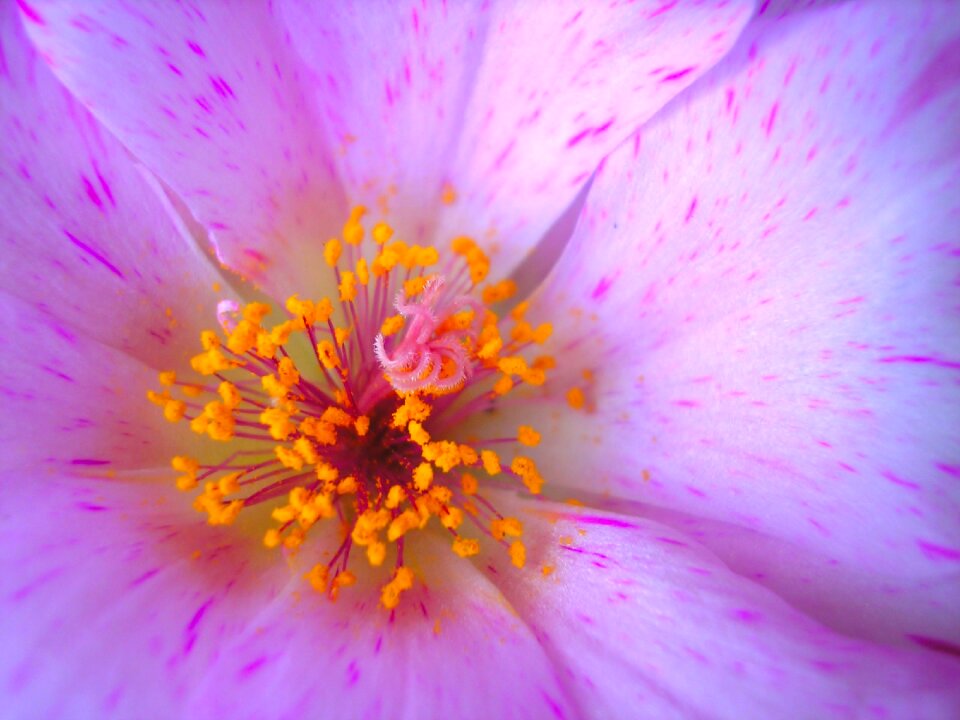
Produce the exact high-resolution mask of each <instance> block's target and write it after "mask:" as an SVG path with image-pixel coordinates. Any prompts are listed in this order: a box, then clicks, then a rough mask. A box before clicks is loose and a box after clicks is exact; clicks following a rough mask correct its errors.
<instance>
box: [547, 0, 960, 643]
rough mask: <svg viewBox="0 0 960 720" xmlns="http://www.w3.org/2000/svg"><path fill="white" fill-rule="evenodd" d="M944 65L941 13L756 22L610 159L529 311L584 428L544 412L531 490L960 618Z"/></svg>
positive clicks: (958, 33) (825, 13)
mask: <svg viewBox="0 0 960 720" xmlns="http://www.w3.org/2000/svg"><path fill="white" fill-rule="evenodd" d="M958 42H960V13H958V12H957V6H956V5H955V4H951V3H936V2H919V3H899V2H888V3H860V2H850V3H840V4H831V5H830V6H828V7H821V8H818V9H815V10H808V11H798V12H796V13H795V14H793V15H792V16H789V17H787V18H785V19H780V18H779V17H771V16H765V17H764V18H763V19H762V20H761V21H760V22H758V24H757V26H756V27H755V28H753V30H752V31H751V32H750V34H749V35H748V36H745V37H744V38H743V39H742V42H741V44H740V45H739V46H738V48H737V49H736V50H735V51H734V52H733V53H732V54H731V56H730V57H729V59H728V60H725V61H724V63H723V64H722V65H720V66H718V68H717V69H716V71H715V74H713V75H711V77H710V78H709V79H707V82H706V83H705V84H703V85H698V86H697V87H696V88H693V89H691V91H690V92H689V93H687V94H686V95H685V96H683V97H682V98H679V99H678V101H677V102H676V103H675V104H674V105H673V106H671V107H670V108H669V109H668V110H667V112H665V113H664V114H663V115H662V116H661V117H660V118H658V119H657V120H656V121H654V122H653V123H652V124H651V125H649V126H648V128H646V129H645V130H644V132H643V135H642V137H638V138H637V140H636V141H635V142H634V143H632V144H631V146H629V147H625V148H624V149H623V150H622V151H620V152H619V153H618V154H616V155H615V156H614V157H612V158H611V160H610V162H609V163H608V164H607V165H606V166H605V168H604V169H603V172H602V173H601V174H600V176H599V177H598V178H597V180H596V182H595V184H594V186H593V190H592V193H591V196H590V198H589V199H588V202H587V207H586V211H585V215H584V216H583V217H582V218H581V224H580V229H579V232H578V234H577V236H576V237H575V238H574V240H573V242H572V245H571V247H570V248H569V251H568V252H567V254H566V256H565V257H564V258H563V259H562V261H561V265H560V266H558V268H557V270H556V272H555V273H554V275H553V277H552V278H551V279H550V280H549V281H548V285H547V286H546V287H545V288H544V290H543V294H542V296H541V298H540V306H541V307H542V308H543V310H542V311H541V315H542V316H543V317H544V318H547V317H548V316H549V317H552V319H553V320H554V321H555V327H556V329H557V338H556V345H555V350H556V354H557V356H558V358H560V360H561V363H562V366H563V367H564V368H565V369H566V371H567V372H568V374H567V376H566V377H565V378H564V379H562V380H561V382H560V387H559V388H558V394H560V395H562V393H563V392H565V391H566V389H567V388H568V387H570V386H572V385H580V386H582V387H583V388H584V389H585V390H586V392H587V397H588V409H589V408H590V407H591V405H590V403H592V404H593V405H595V410H594V412H593V413H592V414H590V413H577V412H572V411H568V410H567V409H566V408H564V410H562V411H557V410H556V405H551V404H546V405H544V407H543V411H542V425H543V427H542V428H541V429H542V430H545V431H546V432H547V435H548V437H552V439H553V442H554V443H555V445H554V448H556V449H557V451H556V452H554V453H553V454H552V455H548V456H545V457H544V458H543V466H544V468H545V472H546V471H547V470H552V472H550V473H549V474H548V478H549V477H552V478H554V479H555V481H556V482H559V483H571V484H576V485H579V486H580V489H581V491H589V492H594V493H597V495H598V497H599V495H600V494H607V493H609V494H613V495H615V496H620V497H627V498H633V499H637V500H641V501H643V502H647V503H650V504H655V505H662V506H668V507H672V508H676V509H680V510H683V511H684V512H687V513H690V514H693V515H699V516H706V517H712V518H715V519H718V520H722V521H725V522H728V523H732V524H735V525H740V526H743V527H746V528H749V529H751V530H754V531H757V532H758V533H761V534H762V535H764V536H768V537H773V538H779V539H781V540H782V541H784V544H781V545H779V547H780V548H781V549H782V548H783V547H785V546H786V547H788V548H789V547H795V548H797V549H798V550H799V551H800V552H802V553H809V554H811V555H812V556H813V557H817V558H822V559H824V561H825V562H830V563H833V564H835V565H836V566H837V568H838V572H851V573H855V574H856V575H857V576H859V577H865V578H872V582H871V583H868V584H872V587H873V592H875V593H881V592H884V591H885V588H888V587H892V588H894V589H896V588H900V589H903V588H907V587H909V586H910V585H911V584H913V583H917V582H923V583H934V584H940V585H941V590H940V592H939V593H938V602H945V603H947V604H948V605H949V604H952V605H954V606H958V605H960V587H958V583H957V572H958V570H960V524H958V523H957V517H958V513H960V498H958V491H957V488H958V487H960V485H958V478H960V437H958V431H960V422H958V415H957V408H958V407H960V383H958V374H957V371H958V368H960V324H958V321H957V318H958V314H957V307H958V305H957V277H958V268H960V263H958V259H960V244H958V231H957V228H958V227H960V224H958V218H960V203H958V198H960V192H958V179H960V157H958V152H960V142H958V138H957V134H956V117H957V113H958V111H960V93H958V89H960V85H958V80H960V70H958V68H960V65H958V60H960V45H958ZM548 309H549V312H548ZM571 313H573V315H571ZM531 314H535V313H533V311H531ZM584 369H587V370H592V371H594V372H595V374H596V378H597V379H596V382H595V383H593V384H590V383H588V382H585V381H583V380H582V379H581V378H580V376H579V372H580V371H581V370H584ZM558 400H560V402H562V398H558ZM534 411H535V410H534V407H533V406H531V407H530V408H529V409H528V412H534ZM554 416H555V417H554ZM545 444H546V443H545ZM561 448H570V449H571V450H570V451H566V452H564V451H562V450H560V449H561ZM646 476H649V478H650V480H649V481H648V482H645V481H644V478H645V477H646ZM828 577H829V576H828V575H821V576H820V577H819V578H818V579H817V580H815V582H817V583H818V584H817V585H816V590H815V591H816V592H822V593H825V594H828V595H829V594H831V593H833V592H835V588H834V586H833V585H831V584H830V583H829V582H823V581H824V580H826V579H827V578H828ZM842 592H843V591H841V593H840V597H839V598H838V599H842V597H843V596H842ZM896 602H897V603H900V604H906V603H910V602H911V600H910V594H909V593H904V594H903V595H901V597H900V598H899V599H898V600H896ZM905 615H908V616H909V615H913V616H916V613H915V612H906V613H905ZM911 631H912V630H911V627H910V626H909V625H906V626H903V627H901V628H900V632H901V634H904V633H907V634H910V633H911ZM953 641H954V642H957V641H960V624H955V625H954V627H953Z"/></svg>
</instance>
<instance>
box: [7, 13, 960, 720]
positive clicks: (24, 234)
mask: <svg viewBox="0 0 960 720" xmlns="http://www.w3.org/2000/svg"><path fill="white" fill-rule="evenodd" d="M638 4H639V5H640V7H632V6H624V7H619V6H617V5H616V4H613V5H612V6H611V7H603V8H601V7H600V6H599V5H594V4H592V3H586V4H584V6H583V7H582V8H578V7H575V6H573V5H569V6H568V5H567V4H562V5H554V4H551V5H550V6H549V7H548V6H547V5H546V4H543V5H541V4H539V3H537V4H533V3H531V4H530V5H526V6H520V7H513V6H508V3H506V2H491V3H485V4H484V5H483V6H480V5H474V4H470V5H466V4H459V3H441V4H436V5H435V4H434V3H426V2H424V3H416V4H415V5H403V6H400V5H394V4H384V5H383V6H376V7H374V6H373V4H372V3H367V2H357V3H355V4H353V5H350V4H346V3H344V4H338V5H336V6H333V7H328V6H327V4H320V3H315V4H314V3H306V2H305V3H302V4H297V3H292V2H291V3H288V2H278V3H276V4H275V7H272V8H270V7H264V6H261V5H259V4H255V3H252V2H250V3H239V4H237V5H236V6H234V7H230V8H226V7H224V6H222V5H221V4H220V3H214V2H210V3H198V4H197V5H189V4H181V5H177V6H173V5H169V6H168V5H165V4H164V5H159V6H152V5H147V4H145V3H144V4H141V3H131V2H127V3H123V2H119V0H117V1H116V2H104V3H100V4H97V5H89V4H87V3H56V4H55V3H45V2H44V3H41V2H33V1H30V0H18V2H17V5H16V6H14V5H13V3H11V2H7V3H5V4H4V5H3V7H2V8H0V117H2V128H3V129H2V133H3V138H4V140H3V144H2V149H0V197H2V198H3V209H4V212H3V215H2V217H0V227H2V232H0V239H2V242H3V243H4V246H5V248H4V249H5V252H4V255H3V258H4V259H3V272H2V275H0V277H2V281H3V290H4V295H3V310H4V312H3V314H2V319H0V323H2V326H3V331H2V334H0V337H2V338H3V341H4V343H5V352H4V362H3V365H2V367H0V392H2V393H3V411H4V412H3V417H4V421H5V424H4V429H3V433H2V435H0V437H2V441H3V443H4V447H5V452H4V453H3V459H2V461H0V463H2V467H3V490H2V494H0V503H2V504H0V518H2V524H0V528H2V529H0V532H2V542H0V557H2V570H3V572H2V574H0V602H2V612H0V629H2V630H0V637H2V638H3V649H2V651H0V693H2V695H3V707H4V715H5V716H7V717H14V718H48V717H49V718H53V717H66V718H86V717H91V718H92V717H96V718H102V717H116V718H132V717H136V718H140V717H143V718H170V717H188V718H207V717H211V718H214V717H216V718H219V717H236V718H263V717H283V718H287V717H290V718H315V717H317V718H319V717H336V718H350V717H358V718H360V717H362V718H378V717H383V718H393V717H463V718H471V717H519V718H540V717H554V716H555V717H563V718H580V717H584V718H586V717H596V718H611V717H613V718H620V717H623V718H637V717H651V718H661V717H718V718H742V717H757V718H769V717H803V718H807V717H809V718H823V717H834V716H837V717H904V718H950V717H956V716H957V714H958V712H960V694H958V692H960V690H958V688H960V665H958V663H957V660H956V658H955V657H950V656H951V655H953V656H956V655H957V654H958V653H960V583H958V577H960V523H958V504H960V503H958V490H957V488H958V483H960V443H958V428H960V422H958V420H960V418H958V417H957V407H960V397H958V395H960V390H958V388H960V383H958V379H957V371H958V369H960V327H958V325H960V322H958V319H957V318H958V314H957V305H958V290H957V288H958V265H960V263H958V258H960V245H958V237H957V236H958V230H957V228H958V227H960V222H958V216H960V200H958V199H960V191H958V180H960V135H958V132H957V130H958V127H957V117H958V116H960V115H958V112H960V12H958V10H957V5H956V3H953V2H949V1H948V0H942V1H937V0H923V1H918V2H910V3H907V2H900V1H899V0H888V1H883V0H876V1H875V2H870V1H869V0H864V1H862V2H860V1H857V0H852V1H851V2H793V3H791V2H772V3H771V2H770V1H769V0H765V1H764V2H762V3H759V7H758V8H754V7H753V4H752V3H751V2H749V1H748V0H712V1H703V2H694V1H693V0H680V2H676V1H674V2H668V1H666V0H649V1H648V2H641V3H638ZM754 10H756V16H755V17H754V19H753V20H752V21H751V22H750V24H747V21H748V20H749V15H750V13H751V12H752V11H754ZM721 58H722V59H721ZM714 65H715V66H714ZM711 67H712V69H711ZM708 70H709V72H708ZM698 78H699V79H698ZM61 83H62V84H61ZM641 124H643V129H642V131H641V132H635V130H636V128H638V127H639V126H640V125H641ZM590 178H592V183H591V184H590V185H589V189H588V190H586V194H585V199H583V196H580V199H579V200H576V198H577V197H578V194H579V193H581V191H582V190H583V188H584V186H585V183H586V182H587V181H588V180H589V179H590ZM384 194H386V195H387V196H388V198H389V207H388V208H387V210H388V212H387V215H388V217H389V220H390V222H391V224H392V225H393V226H394V227H396V228H397V229H398V232H399V233H400V234H402V235H405V236H406V237H407V238H408V239H410V240H411V241H414V240H417V241H423V242H432V241H433V240H434V239H435V238H436V239H438V240H437V241H438V242H439V239H444V240H445V239H448V238H450V237H453V236H455V235H459V234H468V235H472V236H473V237H475V238H476V239H477V240H478V241H479V242H481V243H482V244H483V246H484V247H485V248H486V250H487V251H488V252H489V254H490V256H491V258H492V265H493V275H494V276H496V277H504V276H507V275H509V274H511V273H513V274H514V277H515V278H516V279H517V281H518V284H519V285H520V286H521V289H522V290H524V291H526V292H530V291H532V292H533V294H532V296H531V298H532V301H531V306H530V309H529V311H528V312H529V313H530V315H531V316H538V317H541V318H544V319H547V320H549V321H550V322H552V324H553V330H554V333H553V337H552V338H551V339H550V340H549V345H548V346H549V347H550V348H551V349H552V352H553V354H554V356H555V357H556V359H557V367H556V368H555V369H554V370H552V371H551V375H550V377H549V381H548V383H547V384H546V385H545V386H544V387H543V389H542V390H536V391H535V392H532V393H530V394H527V395H526V396H523V397H521V395H520V394H519V393H517V394H511V395H509V396H506V397H505V398H503V400H502V401H501V402H500V403H499V404H498V405H497V412H494V413H483V414H478V415H474V416H473V417H471V418H470V419H469V420H468V421H467V424H466V431H468V432H470V433H473V434H477V435H478V436H482V437H488V438H489V437H513V436H514V434H515V433H516V426H517V424H518V423H519V422H528V421H529V422H530V424H531V425H533V426H534V427H536V428H537V429H538V430H539V431H540V432H541V434H542V436H543V440H542V442H541V444H540V446H538V447H537V448H536V449H535V451H534V452H533V453H532V454H534V455H535V456H536V460H537V463H538V465H539V467H540V469H541V471H542V473H543V475H544V476H545V477H546V478H547V481H548V485H547V486H546V490H545V495H546V497H548V498H549V499H541V498H533V497H531V496H529V495H527V494H522V493H516V492H512V491H506V490H491V491H490V497H491V498H493V499H494V500H495V502H496V504H497V506H498V507H500V508H503V509H507V510H509V513H510V514H513V515H516V516H518V517H520V518H522V520H523V522H524V525H525V527H526V532H525V535H524V538H525V542H526V553H527V562H526V567H525V568H524V569H522V570H521V569H517V568H515V567H513V564H512V563H511V559H510V557H509V556H508V555H507V554H506V553H503V552H497V551H495V550H496V549H491V550H485V551H484V552H482V553H481V554H480V555H478V556H477V557H475V558H472V559H463V558H459V557H457V556H456V555H454V554H453V553H451V552H450V551H449V547H448V546H449V539H448V538H445V537H444V536H443V531H442V528H439V526H438V528H437V531H436V532H435V533H432V532H423V533H418V539H417V541H416V543H415V544H414V543H411V546H410V550H409V552H410V556H411V557H412V558H413V559H412V560H411V563H410V564H411V567H413V568H414V572H415V574H416V576H417V579H416V583H415V584H414V586H413V587H412V588H410V589H409V590H407V591H406V592H405V594H404V598H403V602H402V603H401V604H400V605H399V606H398V607H397V608H396V609H395V610H394V611H393V612H388V611H385V610H384V609H383V608H381V607H378V598H379V594H380V585H381V584H382V582H380V580H377V579H372V580H370V581H366V580H364V578H361V579H360V582H358V583H357V586H356V587H353V588H349V589H347V590H345V591H344V592H343V593H342V594H341V596H340V598H339V600H338V601H337V602H335V603H333V602H330V601H329V600H328V599H327V598H325V597H323V596H322V595H318V594H316V593H313V592H312V591H311V590H310V588H309V586H308V585H307V584H306V583H305V582H304V581H303V579H302V575H303V572H304V567H303V566H302V564H300V563H301V561H302V558H303V555H305V554H306V551H307V550H308V549H309V548H305V549H304V550H303V551H301V553H300V555H298V556H297V557H294V558H292V559H291V560H290V564H287V563H286V562H284V561H283V559H281V557H280V556H279V555H278V553H277V552H274V551H268V550H266V549H265V548H263V546H262V542H261V538H262V534H263V528H264V523H263V522H261V520H263V518H261V519H259V520H258V519H257V518H256V517H254V518H252V519H251V520H250V521H249V524H245V522H247V521H238V522H237V523H236V524H234V525H230V526H227V527H210V526H208V525H207V524H206V523H204V522H203V519H202V517H201V516H198V515H197V513H196V512H194V511H193V509H191V507H190V503H189V502H185V501H184V496H183V495H182V494H181V493H178V492H177V490H176V489H175V488H174V487H173V483H172V482H171V473H170V470H169V459H170V457H171V455H173V454H175V453H177V452H181V451H184V450H187V451H189V450H190V448H189V447H188V446H187V445H186V444H187V443H190V442H191V438H194V437H195V436H192V435H190V434H189V433H184V432H182V430H183V429H184V428H183V427H182V426H174V425H170V424H168V423H165V422H164V420H163V418H162V416H161V415H160V414H159V413H157V412H155V410H156V409H155V408H152V407H150V406H149V405H147V404H146V403H145V401H144V399H143V393H144V391H145V390H146V389H147V388H149V387H153V386H154V385H155V383H156V373H157V371H160V370H166V369H168V368H171V367H177V368H180V367H183V366H184V363H185V360H186V359H187V358H188V357H189V356H190V355H191V354H193V353H194V352H196V350H195V342H196V337H197V335H198V334H199V332H200V331H201V330H202V329H204V328H206V327H210V326H212V325H213V323H214V322H215V318H216V312H217V304H218V302H220V301H222V300H224V299H225V298H227V299H233V298H249V297H251V292H252V290H251V285H250V284H248V283H247V282H246V281H244V280H241V279H239V276H243V277H244V278H246V279H247V280H251V281H253V282H255V283H256V284H257V285H258V286H259V287H260V288H261V289H262V291H263V292H264V293H265V294H266V295H268V296H270V297H272V298H275V299H280V300H282V299H283V298H286V297H287V296H288V295H290V294H292V293H295V292H299V293H301V294H303V295H305V296H306V295H310V296H313V295H316V294H318V285H320V284H321V283H323V282H327V281H325V280H322V279H321V278H325V277H327V274H326V273H320V272H319V271H318V268H320V269H322V270H326V268H325V266H324V258H323V248H324V245H323V240H324V239H326V238H327V237H329V235H330V234H331V233H335V232H337V231H338V228H340V227H341V225H342V223H343V218H344V217H345V216H346V214H347V212H348V211H349V205H350V204H352V203H356V202H361V201H363V202H367V203H368V204H369V205H370V207H371V208H374V206H375V199H376V198H377V197H378V196H380V195H384ZM454 195H455V202H452V203H450V202H445V201H444V200H446V201H449V200H451V199H454ZM445 196H446V197H445ZM581 202H582V207H581V204H580V203H581ZM568 207H570V208H572V209H571V210H570V211H568V212H567V213H566V215H564V211H565V209H566V208H568ZM578 210H579V214H576V213H577V211H578ZM378 212H381V210H378ZM558 217H559V218H560V220H559V221H558V220H557V218H558ZM551 228H552V229H551ZM574 228H575V229H574ZM571 233H572V234H571ZM544 237H546V240H545V241H544V242H542V243H539V244H538V241H540V239H541V238H544ZM208 240H209V243H208ZM210 244H212V246H213V247H214V250H215V254H216V257H217V259H219V260H220V261H221V262H222V263H223V264H224V265H225V266H226V268H229V269H230V270H231V271H234V272H236V273H238V275H234V274H231V273H230V272H228V271H226V270H225V271H224V273H223V274H221V271H220V270H219V269H218V268H217V266H216V264H215V263H213V262H211V258H209V257H207V255H206V253H205V249H206V248H207V247H209V246H210ZM528 253H531V254H529V255H528ZM558 255H559V257H558V259H557V262H556V264H555V265H553V266H552V267H551V262H552V259H553V258H554V257H557V256H558ZM215 287H216V288H219V289H217V290H215ZM322 289H323V288H321V290H322ZM319 294H322V292H321V293H319ZM228 309H229V307H228V306H223V310H224V312H225V313H226V312H227V310H228ZM417 312H419V311H418V310H411V313H413V314H416V313H417ZM225 317H226V315H225ZM418 317H419V316H418ZM424 317H425V316H424ZM425 342H426V341H424V343H420V344H415V343H411V344H409V345H405V346H404V352H407V351H409V352H411V353H416V352H428V351H429V352H436V353H440V354H442V353H443V352H445V351H446V350H450V352H453V350H451V348H454V347H455V346H454V345H442V344H440V345H431V346H429V347H428V346H427V345H426V344H425ZM424 347H427V350H424ZM370 348H371V353H372V351H373V345H372V342H371V345H370ZM445 349H446V350H445ZM384 357H385V358H386V361H387V362H393V361H394V360H397V358H398V357H399V355H390V352H389V349H387V350H386V351H385V354H384ZM457 358H460V356H459V355H458V356H457ZM458 362H459V359H458ZM402 369H403V368H402V367H400V366H398V370H397V372H402ZM514 398H516V399H514ZM566 498H573V499H575V500H576V501H577V502H576V503H575V504H571V503H564V502H562V501H563V500H564V499H566ZM244 516H245V513H244ZM334 535H335V528H334V529H331V531H330V532H329V533H327V536H326V537H318V538H317V540H316V542H317V546H318V547H319V546H323V545H324V544H325V543H326V544H328V545H329V544H330V543H335V542H336V539H335V537H334Z"/></svg>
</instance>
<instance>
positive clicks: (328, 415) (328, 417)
mask: <svg viewBox="0 0 960 720" xmlns="http://www.w3.org/2000/svg"><path fill="white" fill-rule="evenodd" d="M320 420H322V421H323V422H328V423H330V424H331V425H336V426H337V427H350V425H352V424H353V418H352V417H351V416H350V413H348V412H347V411H346V410H344V409H343V408H340V407H337V406H336V405H331V406H330V407H328V408H327V409H326V410H324V411H323V415H321V416H320Z"/></svg>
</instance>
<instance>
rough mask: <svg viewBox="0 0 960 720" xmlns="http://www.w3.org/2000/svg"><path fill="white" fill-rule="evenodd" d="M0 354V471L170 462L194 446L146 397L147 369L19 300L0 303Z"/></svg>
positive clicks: (152, 378) (150, 374) (151, 377)
mask: <svg viewBox="0 0 960 720" xmlns="http://www.w3.org/2000/svg"><path fill="white" fill-rule="evenodd" d="M0 353H2V355H3V358H4V359H3V362H2V363H0V401H2V405H3V412H2V414H0V469H8V468H15V469H16V470H17V471H18V472H26V473H29V474H31V475H38V476H42V475H45V474H47V473H50V472H53V471H61V472H62V471H65V470H66V471H99V472H103V471H105V470H111V469H115V468H145V467H151V466H153V467H157V466H163V467H168V466H169V462H170V457H171V456H172V455H174V454H175V452H176V451H178V450H179V451H180V452H191V451H192V450H193V448H194V447H195V442H194V441H193V439H191V438H186V439H184V438H183V436H182V435H183V433H186V434H187V435H190V434H191V433H189V432H186V431H185V429H184V427H183V426H180V427H179V428H174V427H173V426H172V425H170V424H169V423H168V422H166V421H165V420H164V419H163V414H162V412H161V411H160V409H159V408H157V407H154V406H153V405H150V404H149V403H148V402H147V399H146V397H145V393H146V390H147V389H148V388H150V387H155V386H156V383H157V375H156V371H155V370H154V369H153V368H150V367H148V366H147V365H144V364H142V363H141V362H139V361H138V360H135V359H134V358H131V357H130V356H129V355H126V354H124V353H122V352H120V351H118V350H116V349H114V348H112V347H110V346H108V345H104V344H103V343H101V342H98V341H97V340H94V339H92V338H90V337H88V336H87V335H85V334H83V333H81V332H78V331H77V330H76V328H74V327H72V326H71V325H69V324H68V323H65V322H63V321H62V320H59V319H58V318H56V317H51V316H50V314H49V313H47V312H44V311H43V310H41V309H38V308H37V307H35V306H32V305H28V304H27V303H26V302H24V301H22V300H19V299H17V298H13V297H6V298H4V300H3V312H2V313H0ZM176 430H179V431H180V434H179V435H175V434H174V433H175V432H176ZM175 440H176V443H175ZM15 482H24V481H23V480H16V481H15ZM37 491H38V492H42V486H38V487H37Z"/></svg>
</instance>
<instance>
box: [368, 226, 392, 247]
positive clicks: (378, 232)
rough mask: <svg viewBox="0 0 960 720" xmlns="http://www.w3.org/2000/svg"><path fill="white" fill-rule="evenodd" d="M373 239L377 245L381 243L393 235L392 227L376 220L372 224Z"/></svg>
mask: <svg viewBox="0 0 960 720" xmlns="http://www.w3.org/2000/svg"><path fill="white" fill-rule="evenodd" d="M372 234H373V241H374V242H375V243H376V244H377V245H383V244H384V243H385V242H387V241H388V240H389V239H390V238H392V237H393V228H392V227H390V226H389V225H387V223H385V222H378V223H377V224H376V225H374V226H373V232H372Z"/></svg>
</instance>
